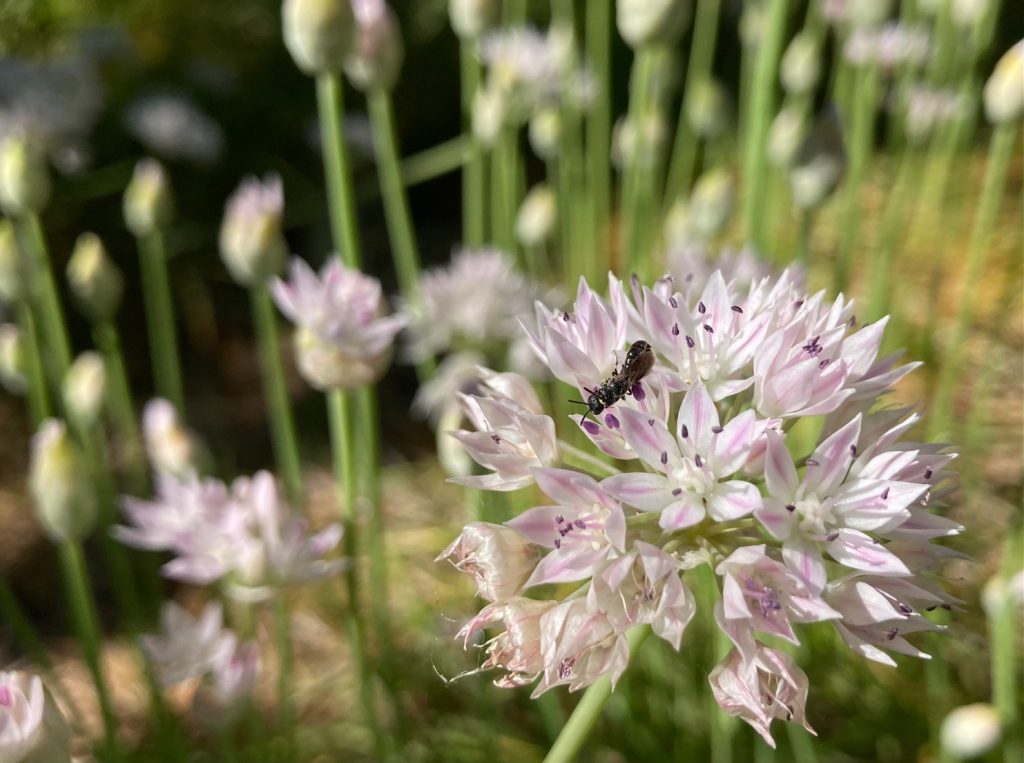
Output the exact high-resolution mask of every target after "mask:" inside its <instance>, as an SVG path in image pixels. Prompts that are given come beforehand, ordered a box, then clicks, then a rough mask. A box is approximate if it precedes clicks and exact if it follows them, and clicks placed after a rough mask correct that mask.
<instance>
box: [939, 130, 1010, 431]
mask: <svg viewBox="0 0 1024 763" xmlns="http://www.w3.org/2000/svg"><path fill="white" fill-rule="evenodd" d="M1017 131H1018V127H1017V125H1016V124H1013V123H1008V124H1001V125H998V126H997V127H996V128H995V132H994V133H993V134H992V139H991V141H990V142H989V150H988V162H987V165H986V168H985V179H984V181H983V184H982V187H981V197H980V199H979V200H978V209H977V213H976V214H975V218H974V227H973V229H972V230H971V238H970V241H969V243H968V248H967V266H966V269H965V272H964V276H963V286H962V292H961V296H960V303H959V305H958V307H957V313H956V317H955V319H954V323H953V331H952V334H951V336H950V341H949V344H948V345H947V347H946V355H945V359H944V361H943V364H942V369H941V371H940V373H939V380H938V383H937V384H936V387H935V396H934V398H933V400H932V406H931V422H930V424H929V427H928V431H929V435H930V437H931V438H938V437H941V436H944V435H945V434H946V433H947V430H948V429H949V426H950V422H951V421H952V416H953V411H952V402H953V400H952V398H953V389H954V386H955V384H956V381H957V379H958V378H959V376H960V374H961V372H962V358H963V345H964V341H965V339H966V338H967V332H968V331H969V330H970V327H971V323H972V322H973V320H974V309H975V299H976V291H977V286H978V281H979V279H980V278H981V274H982V272H983V270H984V265H985V259H986V258H985V255H986V248H987V245H988V241H989V238H990V236H991V234H992V229H993V227H994V225H995V222H996V217H997V215H998V213H999V204H1000V202H1001V201H1002V198H1003V190H1004V188H1005V186H1006V175H1007V172H1008V170H1009V166H1010V160H1011V157H1012V156H1013V146H1014V143H1015V141H1016V138H1017Z"/></svg>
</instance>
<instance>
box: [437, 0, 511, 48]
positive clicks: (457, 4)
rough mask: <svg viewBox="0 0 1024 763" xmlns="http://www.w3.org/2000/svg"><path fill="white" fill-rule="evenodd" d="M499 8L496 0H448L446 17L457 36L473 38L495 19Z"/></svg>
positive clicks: (463, 38) (464, 38)
mask: <svg viewBox="0 0 1024 763" xmlns="http://www.w3.org/2000/svg"><path fill="white" fill-rule="evenodd" d="M500 9H501V4H500V3H499V2H498V1H497V0H449V2H448V18H449V19H451V22H452V29H453V30H455V34H456V36H457V37H459V38H460V39H462V40H475V39H477V38H478V37H479V36H480V35H481V34H483V32H484V31H485V30H487V28H488V27H490V26H491V24H493V23H494V22H495V21H497V19H498V11H499V10H500Z"/></svg>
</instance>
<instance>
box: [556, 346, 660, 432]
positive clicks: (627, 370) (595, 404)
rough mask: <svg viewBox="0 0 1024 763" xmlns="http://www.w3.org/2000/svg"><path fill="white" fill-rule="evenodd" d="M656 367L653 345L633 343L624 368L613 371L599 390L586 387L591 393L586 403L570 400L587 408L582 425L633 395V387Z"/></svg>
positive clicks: (623, 365) (628, 351) (582, 418)
mask: <svg viewBox="0 0 1024 763" xmlns="http://www.w3.org/2000/svg"><path fill="white" fill-rule="evenodd" d="M653 365H654V351H653V350H652V349H651V345H649V344H648V343H647V342H644V341H638V342H633V344H631V345H630V346H629V350H627V351H626V359H625V360H624V361H623V362H622V368H621V369H619V368H618V367H616V368H615V370H614V371H612V375H611V376H609V377H608V378H607V379H605V380H604V381H603V382H601V384H600V385H598V387H597V389H590V388H588V387H584V388H583V389H584V390H585V391H586V392H587V393H589V397H588V398H587V401H586V402H583V401H582V400H570V401H569V402H570V403H579V404H580V405H585V406H587V410H586V412H585V413H584V414H583V415H582V416H581V417H580V425H581V426H582V424H583V422H584V421H585V420H586V418H587V416H588V415H589V414H591V413H592V414H594V415H595V416H596V415H597V414H599V413H601V411H603V410H604V409H605V408H611V407H612V406H613V405H615V404H616V403H617V402H619V400H621V399H622V398H623V397H625V396H626V395H631V394H633V387H634V385H636V384H639V383H640V380H641V379H643V378H644V377H645V376H647V374H648V373H649V372H650V370H651V367H652V366H653Z"/></svg>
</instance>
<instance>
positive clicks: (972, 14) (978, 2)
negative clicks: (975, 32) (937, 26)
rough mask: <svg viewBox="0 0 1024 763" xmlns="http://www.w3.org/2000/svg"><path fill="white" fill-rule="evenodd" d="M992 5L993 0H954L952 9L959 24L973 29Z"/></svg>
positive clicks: (955, 20) (954, 18)
mask: <svg viewBox="0 0 1024 763" xmlns="http://www.w3.org/2000/svg"><path fill="white" fill-rule="evenodd" d="M990 5H991V0H953V3H952V7H951V8H950V10H951V11H952V13H951V15H952V16H953V21H954V22H956V24H957V26H959V27H962V28H964V29H973V28H974V27H976V26H977V25H978V24H979V23H980V22H981V20H982V19H983V18H985V15H986V14H987V13H988V10H989V6H990Z"/></svg>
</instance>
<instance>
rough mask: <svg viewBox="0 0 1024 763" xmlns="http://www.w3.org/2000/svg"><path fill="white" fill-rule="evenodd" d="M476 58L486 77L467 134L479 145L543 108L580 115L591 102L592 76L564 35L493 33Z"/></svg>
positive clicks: (524, 30) (523, 30)
mask: <svg viewBox="0 0 1024 763" xmlns="http://www.w3.org/2000/svg"><path fill="white" fill-rule="evenodd" d="M480 57H481V58H482V59H483V61H484V64H485V65H486V67H487V77H486V80H485V82H484V87H483V88H482V89H481V90H480V91H478V93H477V96H476V101H475V102H474V104H473V129H474V132H475V133H476V135H477V137H478V138H479V139H480V140H482V141H484V142H485V143H490V142H492V141H493V140H494V139H495V138H496V137H497V135H498V133H499V132H500V131H501V129H502V128H504V127H513V128H516V127H519V126H521V125H523V124H525V123H526V122H527V121H528V120H529V119H530V117H531V116H533V115H534V114H536V113H537V112H538V111H540V110H541V109H543V108H545V107H550V106H559V105H561V104H564V103H571V104H574V105H575V106H576V107H577V108H581V109H583V108H585V107H586V106H587V105H589V103H590V101H591V100H592V99H593V93H594V87H595V85H594V79H593V76H592V75H591V73H590V71H589V69H587V68H586V67H585V66H584V65H583V64H582V63H580V61H579V57H578V54H577V52H576V43H575V40H574V39H573V36H572V33H571V31H569V30H567V29H563V28H559V27H552V28H551V29H549V30H548V31H547V33H541V32H539V31H538V30H536V29H534V28H532V27H514V28H506V29H501V30H497V31H494V32H491V33H489V34H487V35H485V36H484V37H483V39H482V40H481V41H480Z"/></svg>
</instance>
